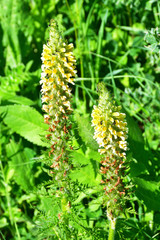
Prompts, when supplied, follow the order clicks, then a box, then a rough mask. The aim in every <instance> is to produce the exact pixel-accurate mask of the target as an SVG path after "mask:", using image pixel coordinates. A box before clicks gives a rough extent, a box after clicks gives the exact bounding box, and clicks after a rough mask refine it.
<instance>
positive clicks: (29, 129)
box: [0, 105, 47, 146]
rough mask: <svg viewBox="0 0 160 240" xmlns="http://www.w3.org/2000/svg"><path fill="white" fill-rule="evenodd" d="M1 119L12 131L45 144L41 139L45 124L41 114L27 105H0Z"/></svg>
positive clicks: (35, 142) (40, 144)
mask: <svg viewBox="0 0 160 240" xmlns="http://www.w3.org/2000/svg"><path fill="white" fill-rule="evenodd" d="M0 113H3V120H4V122H5V124H7V125H8V127H9V128H11V129H12V130H13V131H14V132H16V133H18V134H19V135H20V136H22V137H24V138H26V139H27V140H28V141H30V142H32V143H34V144H37V145H39V146H47V144H46V143H44V142H43V141H42V140H41V139H42V137H41V136H44V135H45V133H46V132H45V130H46V129H47V125H46V124H44V123H43V117H42V115H41V114H40V113H39V112H38V111H37V110H35V109H34V108H31V107H29V106H24V105H9V106H2V107H0Z"/></svg>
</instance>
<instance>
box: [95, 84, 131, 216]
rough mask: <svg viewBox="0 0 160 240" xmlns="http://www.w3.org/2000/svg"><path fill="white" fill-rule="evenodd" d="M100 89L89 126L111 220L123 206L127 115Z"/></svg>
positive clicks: (106, 92)
mask: <svg viewBox="0 0 160 240" xmlns="http://www.w3.org/2000/svg"><path fill="white" fill-rule="evenodd" d="M98 88H99V93H100V96H99V101H98V106H94V107H93V111H92V126H94V138H95V140H96V141H97V143H98V145H99V149H98V151H99V152H100V154H101V169H100V172H101V174H102V181H101V183H102V184H103V189H104V191H105V194H104V204H105V205H106V206H107V216H108V218H109V219H110V220H111V219H112V220H113V219H114V218H116V217H117V216H119V213H120V211H121V210H122V207H123V205H124V202H125V192H126V190H125V187H124V183H123V175H122V174H123V169H124V165H123V164H124V162H125V159H126V150H127V141H126V139H127V133H128V128H127V122H126V120H125V117H126V115H125V114H124V113H121V112H120V110H121V107H120V106H116V105H115V101H114V100H112V99H111V96H110V94H109V93H108V91H107V90H106V89H105V86H104V85H103V84H102V83H101V84H99V86H98Z"/></svg>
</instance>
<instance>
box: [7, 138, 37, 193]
mask: <svg viewBox="0 0 160 240" xmlns="http://www.w3.org/2000/svg"><path fill="white" fill-rule="evenodd" d="M6 152H7V157H8V159H9V160H11V161H10V162H9V166H10V169H11V170H12V171H13V170H14V179H15V182H16V183H17V184H18V185H20V186H21V187H22V189H23V190H25V191H29V190H30V191H31V190H33V187H34V173H33V171H32V167H33V163H34V161H33V160H32V158H33V157H34V152H33V150H32V149H29V148H25V149H24V151H22V148H21V144H20V143H18V144H17V143H16V142H14V141H13V140H11V142H10V143H9V144H7V145H6Z"/></svg>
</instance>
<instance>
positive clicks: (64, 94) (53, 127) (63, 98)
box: [40, 20, 76, 219]
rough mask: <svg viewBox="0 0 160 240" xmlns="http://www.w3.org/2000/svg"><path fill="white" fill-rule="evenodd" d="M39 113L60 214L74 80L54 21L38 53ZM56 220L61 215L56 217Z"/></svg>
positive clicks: (69, 54) (67, 47)
mask: <svg viewBox="0 0 160 240" xmlns="http://www.w3.org/2000/svg"><path fill="white" fill-rule="evenodd" d="M41 59H42V74H41V81H40V84H42V89H41V93H42V103H43V106H42V109H43V110H44V111H45V113H46V114H45V115H44V119H45V120H44V121H45V123H46V124H48V126H49V128H48V134H47V135H46V138H47V141H48V144H49V146H50V147H49V160H50V162H51V165H50V168H51V169H52V170H51V171H50V175H51V176H52V178H53V179H54V180H55V181H56V184H57V188H56V196H57V197H58V198H60V199H61V208H62V212H63V213H65V212H66V211H68V210H69V202H68V200H67V197H66V192H67V191H68V183H67V178H68V171H69V169H70V166H71V165H70V162H69V161H70V160H69V157H68V155H69V150H70V148H72V147H71V146H70V144H69V143H70V129H71V127H72V125H71V121H70V118H69V116H70V115H71V113H72V108H71V99H72V94H71V88H70V86H69V84H74V77H75V76H76V70H75V63H76V60H75V58H74V56H73V44H72V43H71V44H67V43H66V41H65V40H64V39H63V37H62V35H61V34H60V32H59V29H58V25H57V23H56V22H55V21H54V20H51V23H50V32H49V41H48V43H47V44H46V45H43V52H42V58H41ZM58 217H59V219H60V218H61V214H59V215H58Z"/></svg>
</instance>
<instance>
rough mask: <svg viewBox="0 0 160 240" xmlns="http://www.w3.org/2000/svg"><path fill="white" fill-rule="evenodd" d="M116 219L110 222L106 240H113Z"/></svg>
mask: <svg viewBox="0 0 160 240" xmlns="http://www.w3.org/2000/svg"><path fill="white" fill-rule="evenodd" d="M115 226H116V219H113V220H110V226H109V235H108V240H114V234H115Z"/></svg>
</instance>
